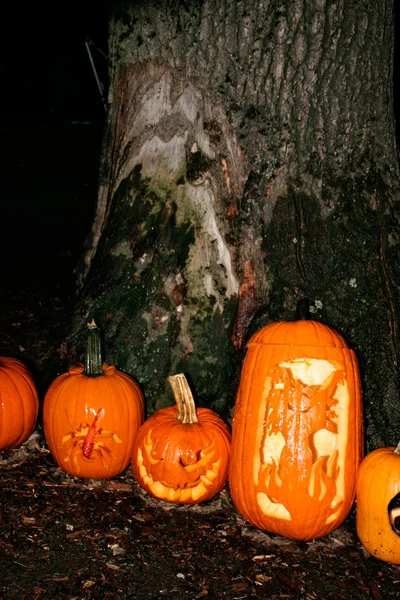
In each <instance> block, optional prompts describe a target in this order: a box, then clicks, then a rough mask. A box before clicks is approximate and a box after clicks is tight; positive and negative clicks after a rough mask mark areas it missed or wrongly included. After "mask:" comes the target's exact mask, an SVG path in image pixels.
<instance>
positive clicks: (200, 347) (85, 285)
mask: <svg viewBox="0 0 400 600" xmlns="http://www.w3.org/2000/svg"><path fill="white" fill-rule="evenodd" d="M393 28H394V19H393V2H392V0H382V1H381V2H376V0H362V1H361V0H336V1H334V0H246V2H241V1H240V0H233V1H232V2H221V1H219V0H204V1H201V0H199V1H197V2H185V1H184V0H182V1H180V2H171V1H168V0H162V1H159V0H157V2H155V1H154V0H152V1H149V0H146V1H144V0H143V1H139V2H135V3H133V2H122V3H118V4H117V5H116V6H115V7H114V13H113V17H112V19H111V21H110V43H109V46H110V60H111V74H110V75H111V85H110V92H109V116H108V129H107V134H106V136H105V140H104V150H103V159H102V167H101V184H100V188H99V196H98V204H97V209H96V214H95V218H94V221H93V227H92V231H91V235H90V236H89V239H88V242H87V249H86V253H85V256H84V259H83V261H82V264H81V265H80V267H79V287H80V296H79V301H78V304H77V309H76V313H75V319H74V322H73V326H72V332H71V339H70V341H71V342H73V343H75V344H79V341H78V340H79V339H80V337H81V333H82V332H83V331H84V330H85V324H86V321H88V320H91V319H92V318H94V319H95V321H96V322H97V323H99V325H100V326H101V327H102V328H103V331H104V335H105V338H106V343H105V347H106V358H107V360H108V361H109V362H113V363H114V364H116V365H118V366H119V368H121V369H123V370H125V371H127V372H129V373H131V374H133V375H134V376H136V377H137V379H138V380H139V381H140V383H141V384H142V386H143V389H144V391H145V395H146V397H147V403H148V412H150V413H151V412H153V411H154V410H155V409H157V408H159V407H160V406H162V405H165V404H170V403H171V402H172V397H171V395H170V391H169V389H168V387H169V386H168V382H167V377H168V375H172V374H175V373H177V372H181V371H184V372H185V373H187V374H188V375H189V377H190V378H191V380H192V384H193V388H194V390H195V392H196V393H197V395H198V396H199V404H200V405H201V404H203V405H208V406H211V407H213V408H215V409H216V410H218V411H219V412H224V411H225V414H228V413H229V410H230V409H231V408H232V406H233V403H234V398H235V393H236V389H237V383H238V378H239V375H240V367H241V362H242V360H243V356H244V352H245V343H246V340H248V338H249V335H251V333H253V332H254V331H256V330H257V329H259V328H260V327H261V326H263V325H266V324H267V323H269V322H271V321H275V320H291V319H293V318H294V315H295V309H296V305H297V302H298V301H299V299H301V298H303V297H308V298H310V300H311V302H312V309H313V311H314V314H313V318H315V319H317V320H321V321H323V322H326V323H328V324H329V325H331V326H333V327H335V328H336V329H338V330H339V331H340V332H341V333H342V334H343V335H344V336H345V338H346V339H347V341H348V342H349V344H350V346H351V347H352V348H353V349H355V350H356V352H357V355H358V358H359V362H360V367H361V372H362V382H363V388H364V403H365V417H366V433H367V438H368V441H369V447H375V446H380V445H387V444H393V443H395V442H396V441H397V439H398V437H399V432H400V404H399V395H398V389H399V377H398V366H397V362H398V355H399V335H398V324H399V309H400V306H399V286H398V282H399V281H400V273H399V261H398V253H399V242H400V238H399V235H400V225H399V217H398V214H397V213H396V198H397V197H398V192H399V169H398V160H397V158H398V157H397V149H396V140H395V126H394V117H393V93H392V92H393V89H392V88H393V85H392V77H393V65H392V63H393V37H394V35H393Z"/></svg>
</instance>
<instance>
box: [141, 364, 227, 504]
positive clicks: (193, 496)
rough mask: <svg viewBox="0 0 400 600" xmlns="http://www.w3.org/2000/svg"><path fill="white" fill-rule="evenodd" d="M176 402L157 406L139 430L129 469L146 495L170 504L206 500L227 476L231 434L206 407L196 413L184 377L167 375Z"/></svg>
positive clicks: (216, 490) (220, 420) (193, 502)
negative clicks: (159, 407) (166, 406)
mask: <svg viewBox="0 0 400 600" xmlns="http://www.w3.org/2000/svg"><path fill="white" fill-rule="evenodd" d="M168 381H169V382H170V384H171V386H172V389H173V392H174V396H175V400H176V406H170V407H168V408H162V409H161V410H159V411H158V412H156V413H155V414H154V415H152V416H151V417H150V418H149V419H147V421H145V423H144V424H143V425H142V426H141V428H140V429H139V433H138V435H137V437H136V440H135V444H134V450H133V458H132V468H133V472H134V473H135V476H136V479H137V481H138V483H139V484H140V486H141V487H142V488H143V489H145V490H146V491H147V492H148V493H149V494H151V495H152V496H154V497H155V498H158V499H159V500H164V501H165V502H172V503H175V504H195V503H198V502H204V501H205V500H210V499H211V498H212V497H213V496H215V495H216V494H218V492H220V491H221V490H222V488H223V487H224V485H225V483H226V481H227V479H228V468H229V451H230V432H229V429H228V427H227V425H226V424H225V423H224V421H222V419H220V417H219V416H218V415H217V414H216V413H215V412H214V411H212V410H210V409H209V408H199V409H197V411H196V408H195V405H194V400H193V396H192V393H191V391H190V388H189V385H188V383H187V380H186V377H185V376H184V375H183V374H182V373H180V374H179V375H174V376H172V377H169V378H168Z"/></svg>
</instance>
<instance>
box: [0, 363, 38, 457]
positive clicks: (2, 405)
mask: <svg viewBox="0 0 400 600" xmlns="http://www.w3.org/2000/svg"><path fill="white" fill-rule="evenodd" d="M38 410H39V398H38V393H37V390H36V386H35V383H34V381H33V378H32V375H31V373H30V371H29V370H28V369H27V368H26V366H25V365H24V364H23V363H22V362H21V361H20V360H18V359H17V358H8V357H5V356H2V357H0V450H3V449H6V448H17V447H18V446H20V445H21V444H22V443H23V442H25V441H26V440H27V439H28V438H29V436H30V435H31V433H32V431H33V430H34V428H35V424H36V419H37V415H38Z"/></svg>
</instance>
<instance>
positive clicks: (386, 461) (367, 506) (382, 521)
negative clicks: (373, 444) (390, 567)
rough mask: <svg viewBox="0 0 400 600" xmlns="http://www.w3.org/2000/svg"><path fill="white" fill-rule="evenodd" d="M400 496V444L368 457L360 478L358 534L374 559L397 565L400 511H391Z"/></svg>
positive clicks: (378, 450)
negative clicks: (394, 501)
mask: <svg viewBox="0 0 400 600" xmlns="http://www.w3.org/2000/svg"><path fill="white" fill-rule="evenodd" d="M399 494H400V443H399V444H398V446H397V447H396V448H394V447H390V448H378V449H377V450H374V451H373V452H370V453H369V454H367V456H366V457H365V458H364V460H363V461H362V463H361V465H360V469H359V471H358V476H357V489H356V500H357V510H356V523H357V535H358V537H359V540H360V542H361V543H362V545H363V546H364V548H365V549H366V550H367V551H368V552H369V553H370V554H371V555H372V556H374V557H375V558H379V559H380V560H383V561H385V562H389V563H392V564H395V565H398V564H400V537H399V535H400V531H399V528H398V526H397V527H396V526H395V522H396V516H397V519H398V517H399V516H400V508H399V507H397V508H395V509H393V510H392V511H391V510H390V506H391V504H392V502H393V500H395V499H396V496H398V495H399ZM391 513H392V515H391ZM391 516H393V519H391ZM391 521H392V522H391ZM396 531H398V533H396Z"/></svg>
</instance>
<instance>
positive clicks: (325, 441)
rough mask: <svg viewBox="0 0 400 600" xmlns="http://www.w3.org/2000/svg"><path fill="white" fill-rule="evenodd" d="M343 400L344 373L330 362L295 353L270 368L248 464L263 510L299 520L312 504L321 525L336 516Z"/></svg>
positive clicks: (339, 499) (340, 484)
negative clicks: (254, 456) (256, 444)
mask: <svg viewBox="0 0 400 600" xmlns="http://www.w3.org/2000/svg"><path fill="white" fill-rule="evenodd" d="M348 403H349V394H348V388H347V383H346V380H345V372H344V370H343V368H342V367H341V366H340V365H339V364H338V363H336V362H334V361H328V360H321V359H314V358H304V359H302V358H301V359H295V360H291V361H287V362H281V363H279V364H278V365H277V367H276V368H275V369H271V371H270V373H269V374H268V376H267V378H266V381H265V387H264V402H263V403H262V406H261V409H260V419H261V423H262V422H264V427H263V428H261V431H262V438H261V440H260V454H259V458H258V460H255V463H254V481H255V485H256V491H257V502H258V505H259V507H260V509H261V510H262V512H263V513H264V514H265V515H268V516H273V517H275V518H278V519H284V520H288V521H292V523H293V524H297V523H298V524H301V523H302V521H303V519H304V517H305V516H306V514H307V513H309V511H310V509H311V505H312V504H313V503H318V505H319V511H321V510H323V511H324V514H323V515H322V514H321V512H320V518H323V519H324V521H325V523H326V524H329V523H331V522H332V521H333V520H334V519H335V518H336V516H337V513H338V511H339V509H340V507H341V505H342V502H343V498H344V493H345V492H344V486H345V481H344V471H345V469H344V460H345V452H341V451H339V450H338V448H345V446H346V437H347V429H348V424H347V423H346V422H344V420H345V419H347V412H348V411H347V407H348ZM339 419H340V427H339ZM293 479H295V481H293ZM294 487H295V489H296V493H295V494H293V493H290V492H291V490H293V488H294ZM322 500H323V502H322V503H321V501H322ZM320 503H321V504H320ZM305 513H306V514H305Z"/></svg>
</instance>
